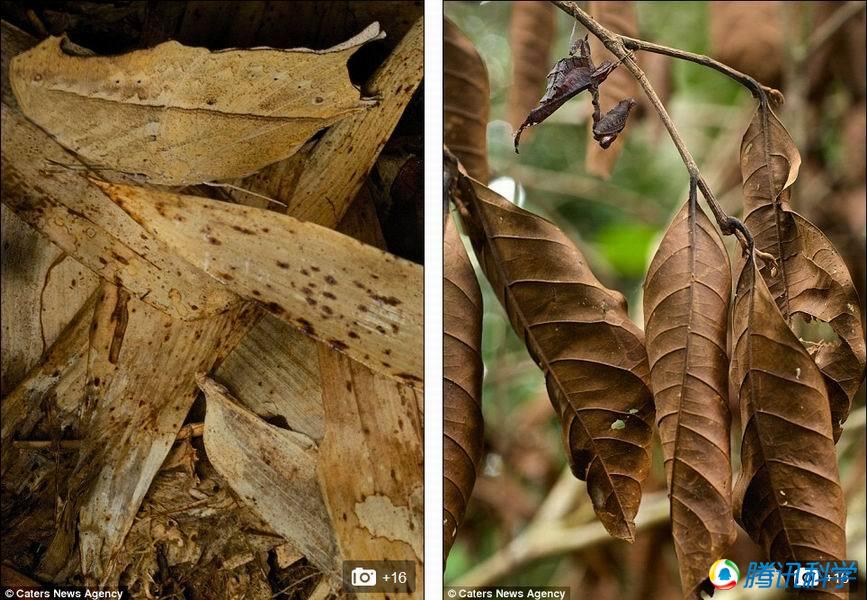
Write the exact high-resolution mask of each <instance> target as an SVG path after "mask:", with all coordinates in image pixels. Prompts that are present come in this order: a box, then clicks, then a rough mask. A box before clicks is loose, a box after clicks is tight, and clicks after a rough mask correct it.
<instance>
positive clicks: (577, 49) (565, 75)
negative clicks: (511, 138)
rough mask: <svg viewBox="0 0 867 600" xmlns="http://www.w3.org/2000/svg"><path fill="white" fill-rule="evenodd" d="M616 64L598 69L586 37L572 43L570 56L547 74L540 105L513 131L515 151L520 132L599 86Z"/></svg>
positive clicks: (518, 142) (516, 150) (559, 61)
mask: <svg viewBox="0 0 867 600" xmlns="http://www.w3.org/2000/svg"><path fill="white" fill-rule="evenodd" d="M616 66H617V65H616V64H615V63H611V62H608V61H605V62H604V63H602V64H601V65H599V68H598V69H597V68H596V66H595V65H594V64H593V59H592V58H591V57H590V45H589V44H588V42H587V36H584V38H583V39H579V40H577V41H576V42H575V44H573V47H572V49H571V50H570V52H569V56H567V57H566V58H561V59H560V60H558V61H557V63H556V64H555V65H554V68H553V69H551V71H550V72H549V73H548V78H547V85H546V88H545V95H544V96H542V98H541V99H540V100H539V104H538V105H537V106H536V107H535V108H533V109H532V110H531V111H530V112H529V113H528V114H527V117H526V118H525V119H524V122H523V123H521V126H520V127H518V131H516V132H515V152H516V153H517V152H518V146H519V144H520V143H521V133H522V132H523V131H524V129H526V128H527V127H533V126H534V125H538V124H539V123H541V122H542V121H544V120H545V119H547V118H548V117H550V116H551V115H553V114H554V113H555V112H556V111H557V109H558V108H560V107H561V106H563V105H564V104H565V103H566V101H567V100H569V99H570V98H574V97H575V96H577V95H578V94H580V93H581V92H583V91H585V90H589V89H590V88H591V86H598V85H599V84H600V83H602V82H603V81H605V79H606V78H607V77H608V75H609V74H610V73H611V71H613V70H614V69H615V67H616Z"/></svg>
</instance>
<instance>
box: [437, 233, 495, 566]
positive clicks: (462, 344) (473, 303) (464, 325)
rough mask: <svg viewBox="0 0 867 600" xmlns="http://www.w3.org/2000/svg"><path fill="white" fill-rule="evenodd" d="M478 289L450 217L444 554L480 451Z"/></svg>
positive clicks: (445, 273) (445, 345)
mask: <svg viewBox="0 0 867 600" xmlns="http://www.w3.org/2000/svg"><path fill="white" fill-rule="evenodd" d="M481 347H482V293H481V290H480V289H479V282H478V281H477V280H476V274H475V271H474V270H473V265H472V264H471V263H470V259H469V257H468V256H467V251H466V248H464V243H463V242H462V241H461V236H460V234H459V233H458V230H457V227H456V226H455V223H454V221H452V219H451V217H450V216H449V217H448V218H447V220H446V228H445V234H444V238H443V554H444V557H447V556H448V554H449V551H450V550H451V547H452V544H453V543H454V541H455V535H456V534H457V530H458V527H460V525H461V522H462V521H463V519H464V512H465V511H466V509H467V503H468V502H469V500H470V494H471V493H472V491H473V485H474V484H475V481H476V473H477V471H478V469H479V464H480V463H481V460H482V456H483V453H484V441H485V440H484V432H483V428H484V422H483V420H482V369H483V366H482V355H481Z"/></svg>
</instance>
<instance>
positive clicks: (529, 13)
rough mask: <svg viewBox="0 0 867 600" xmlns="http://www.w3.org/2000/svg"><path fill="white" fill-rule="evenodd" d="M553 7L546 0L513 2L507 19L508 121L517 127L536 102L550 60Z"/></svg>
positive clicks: (555, 19)
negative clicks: (509, 59) (509, 71)
mask: <svg viewBox="0 0 867 600" xmlns="http://www.w3.org/2000/svg"><path fill="white" fill-rule="evenodd" d="M556 10H557V9H556V8H555V7H554V5H553V4H551V3H550V2H543V1H541V0H530V1H528V2H513V3H512V17H511V20H510V21H509V47H510V49H511V51H512V83H511V85H510V86H509V103H508V113H509V123H511V124H512V127H514V128H517V127H518V126H519V125H521V122H522V121H523V120H524V117H526V116H527V113H528V112H530V110H532V108H533V107H534V106H536V100H537V99H538V98H539V95H538V94H539V89H541V88H542V86H543V85H544V83H545V77H546V76H547V74H548V70H549V68H548V66H549V65H550V64H551V47H552V45H553V43H554V40H555V39H556V34H557V18H556Z"/></svg>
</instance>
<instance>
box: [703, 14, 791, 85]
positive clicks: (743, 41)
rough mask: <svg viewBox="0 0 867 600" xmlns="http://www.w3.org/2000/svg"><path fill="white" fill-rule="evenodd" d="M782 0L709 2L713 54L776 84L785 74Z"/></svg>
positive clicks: (761, 79)
mask: <svg viewBox="0 0 867 600" xmlns="http://www.w3.org/2000/svg"><path fill="white" fill-rule="evenodd" d="M783 5H784V3H783V2H773V1H771V2H765V1H753V2H750V3H749V6H747V5H746V4H744V3H741V2H720V1H717V2H710V3H709V19H708V20H709V26H710V47H711V55H712V56H713V57H714V58H716V59H717V60H719V61H721V62H723V63H725V64H727V65H729V66H731V67H733V68H735V69H737V70H738V71H743V72H744V73H746V74H747V75H751V76H753V77H755V78H756V79H757V80H758V81H761V82H762V83H764V84H765V85H770V86H775V85H777V84H778V83H779V82H780V80H781V77H782V65H783V49H784V47H785V46H784V44H785V41H784V39H785V38H784V35H785V30H784V28H783V25H784V15H783V10H784V8H783Z"/></svg>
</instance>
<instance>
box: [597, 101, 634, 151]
mask: <svg viewBox="0 0 867 600" xmlns="http://www.w3.org/2000/svg"><path fill="white" fill-rule="evenodd" d="M635 104H636V102H635V99H634V98H626V99H625V100H621V101H620V102H618V103H617V104H616V105H615V106H614V108H612V109H611V110H609V111H608V112H607V113H605V115H604V116H603V117H602V118H600V119H599V121H597V122H596V123H594V124H593V139H594V140H596V141H597V142H599V146H600V147H601V148H602V149H603V150H605V149H607V148H608V147H609V146H611V144H613V143H614V142H615V140H617V136H618V135H620V133H621V132H622V131H623V128H624V127H626V119H627V118H629V111H630V110H632V107H633V106H635Z"/></svg>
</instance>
